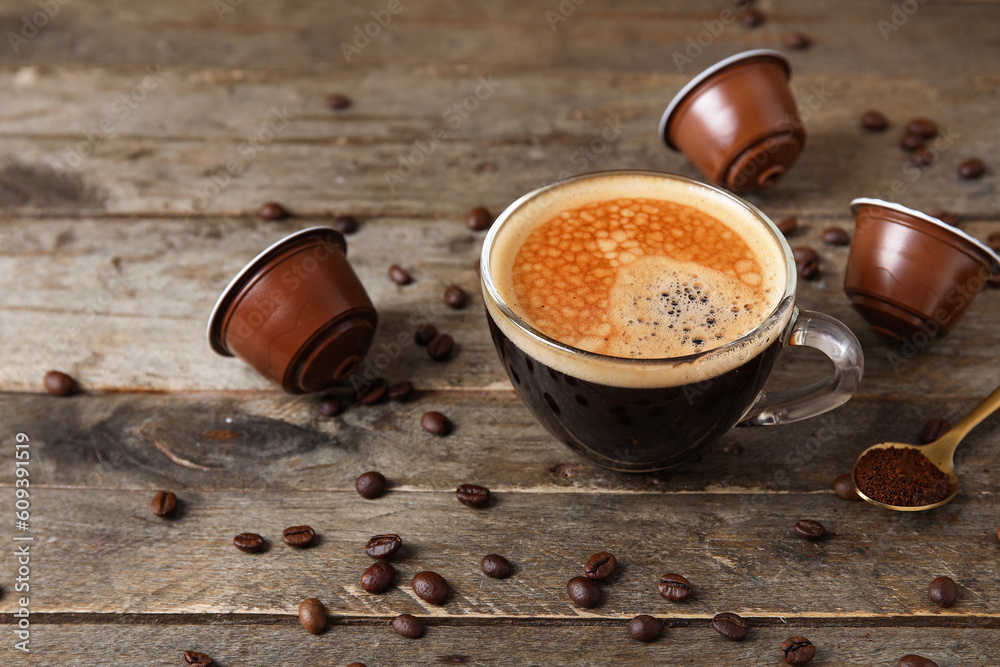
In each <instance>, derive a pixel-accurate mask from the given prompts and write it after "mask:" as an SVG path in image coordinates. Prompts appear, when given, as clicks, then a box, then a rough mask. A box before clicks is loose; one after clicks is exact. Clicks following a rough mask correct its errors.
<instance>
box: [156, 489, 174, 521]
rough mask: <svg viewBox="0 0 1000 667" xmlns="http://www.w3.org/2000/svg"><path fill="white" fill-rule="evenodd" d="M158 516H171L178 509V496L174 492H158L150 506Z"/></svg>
mask: <svg viewBox="0 0 1000 667" xmlns="http://www.w3.org/2000/svg"><path fill="white" fill-rule="evenodd" d="M149 509H151V510H153V514H155V515H156V516H170V515H171V514H173V513H174V510H175V509H177V496H175V495H174V492H173V491H157V492H156V495H155V496H153V502H151V503H150V504H149Z"/></svg>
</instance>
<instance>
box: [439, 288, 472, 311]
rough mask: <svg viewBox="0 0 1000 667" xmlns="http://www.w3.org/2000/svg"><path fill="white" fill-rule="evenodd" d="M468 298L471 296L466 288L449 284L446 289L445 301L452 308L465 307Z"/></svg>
mask: <svg viewBox="0 0 1000 667" xmlns="http://www.w3.org/2000/svg"><path fill="white" fill-rule="evenodd" d="M468 300H469V297H468V296H467V295H466V294H465V290H463V289H462V288H461V287H459V286H458V285H448V287H447V288H445V290H444V302H445V303H446V304H448V305H449V306H450V307H451V308H455V309H459V308H465V304H466V302H467V301H468Z"/></svg>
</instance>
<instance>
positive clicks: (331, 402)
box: [316, 394, 344, 417]
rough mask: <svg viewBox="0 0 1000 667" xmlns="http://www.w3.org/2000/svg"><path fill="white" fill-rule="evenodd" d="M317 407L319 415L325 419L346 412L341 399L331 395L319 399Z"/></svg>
mask: <svg viewBox="0 0 1000 667" xmlns="http://www.w3.org/2000/svg"><path fill="white" fill-rule="evenodd" d="M316 407H317V408H319V413H320V414H321V415H323V416H324V417H336V416H337V415H339V414H340V413H341V412H343V411H344V409H343V407H342V406H341V405H340V399H338V398H337V397H336V396H333V395H331V394H327V395H326V396H324V397H323V398H321V399H319V403H317V404H316Z"/></svg>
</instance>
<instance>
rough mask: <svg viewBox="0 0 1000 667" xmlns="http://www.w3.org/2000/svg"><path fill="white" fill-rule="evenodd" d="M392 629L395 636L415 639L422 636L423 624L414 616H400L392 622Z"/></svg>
mask: <svg viewBox="0 0 1000 667" xmlns="http://www.w3.org/2000/svg"><path fill="white" fill-rule="evenodd" d="M392 629H393V630H395V631H396V634H398V635H401V636H403V637H406V638H407V639H416V638H418V637H419V636H420V635H422V634H424V624H423V623H422V622H421V621H420V619H419V618H417V617H416V616H411V615H409V614H400V615H399V616H397V617H396V618H394V619H393V621H392Z"/></svg>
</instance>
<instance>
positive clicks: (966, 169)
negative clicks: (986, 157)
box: [958, 157, 986, 180]
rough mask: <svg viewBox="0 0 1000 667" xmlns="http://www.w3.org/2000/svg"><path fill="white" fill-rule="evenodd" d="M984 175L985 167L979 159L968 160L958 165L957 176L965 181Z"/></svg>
mask: <svg viewBox="0 0 1000 667" xmlns="http://www.w3.org/2000/svg"><path fill="white" fill-rule="evenodd" d="M985 173H986V165H985V164H983V161H982V160H980V159H979V158H976V157H973V158H969V159H968V160H966V161H965V162H963V163H962V164H960V165H958V175H959V176H961V177H962V178H965V179H969V180H971V179H974V178H979V177H980V176H982V175H983V174H985Z"/></svg>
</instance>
